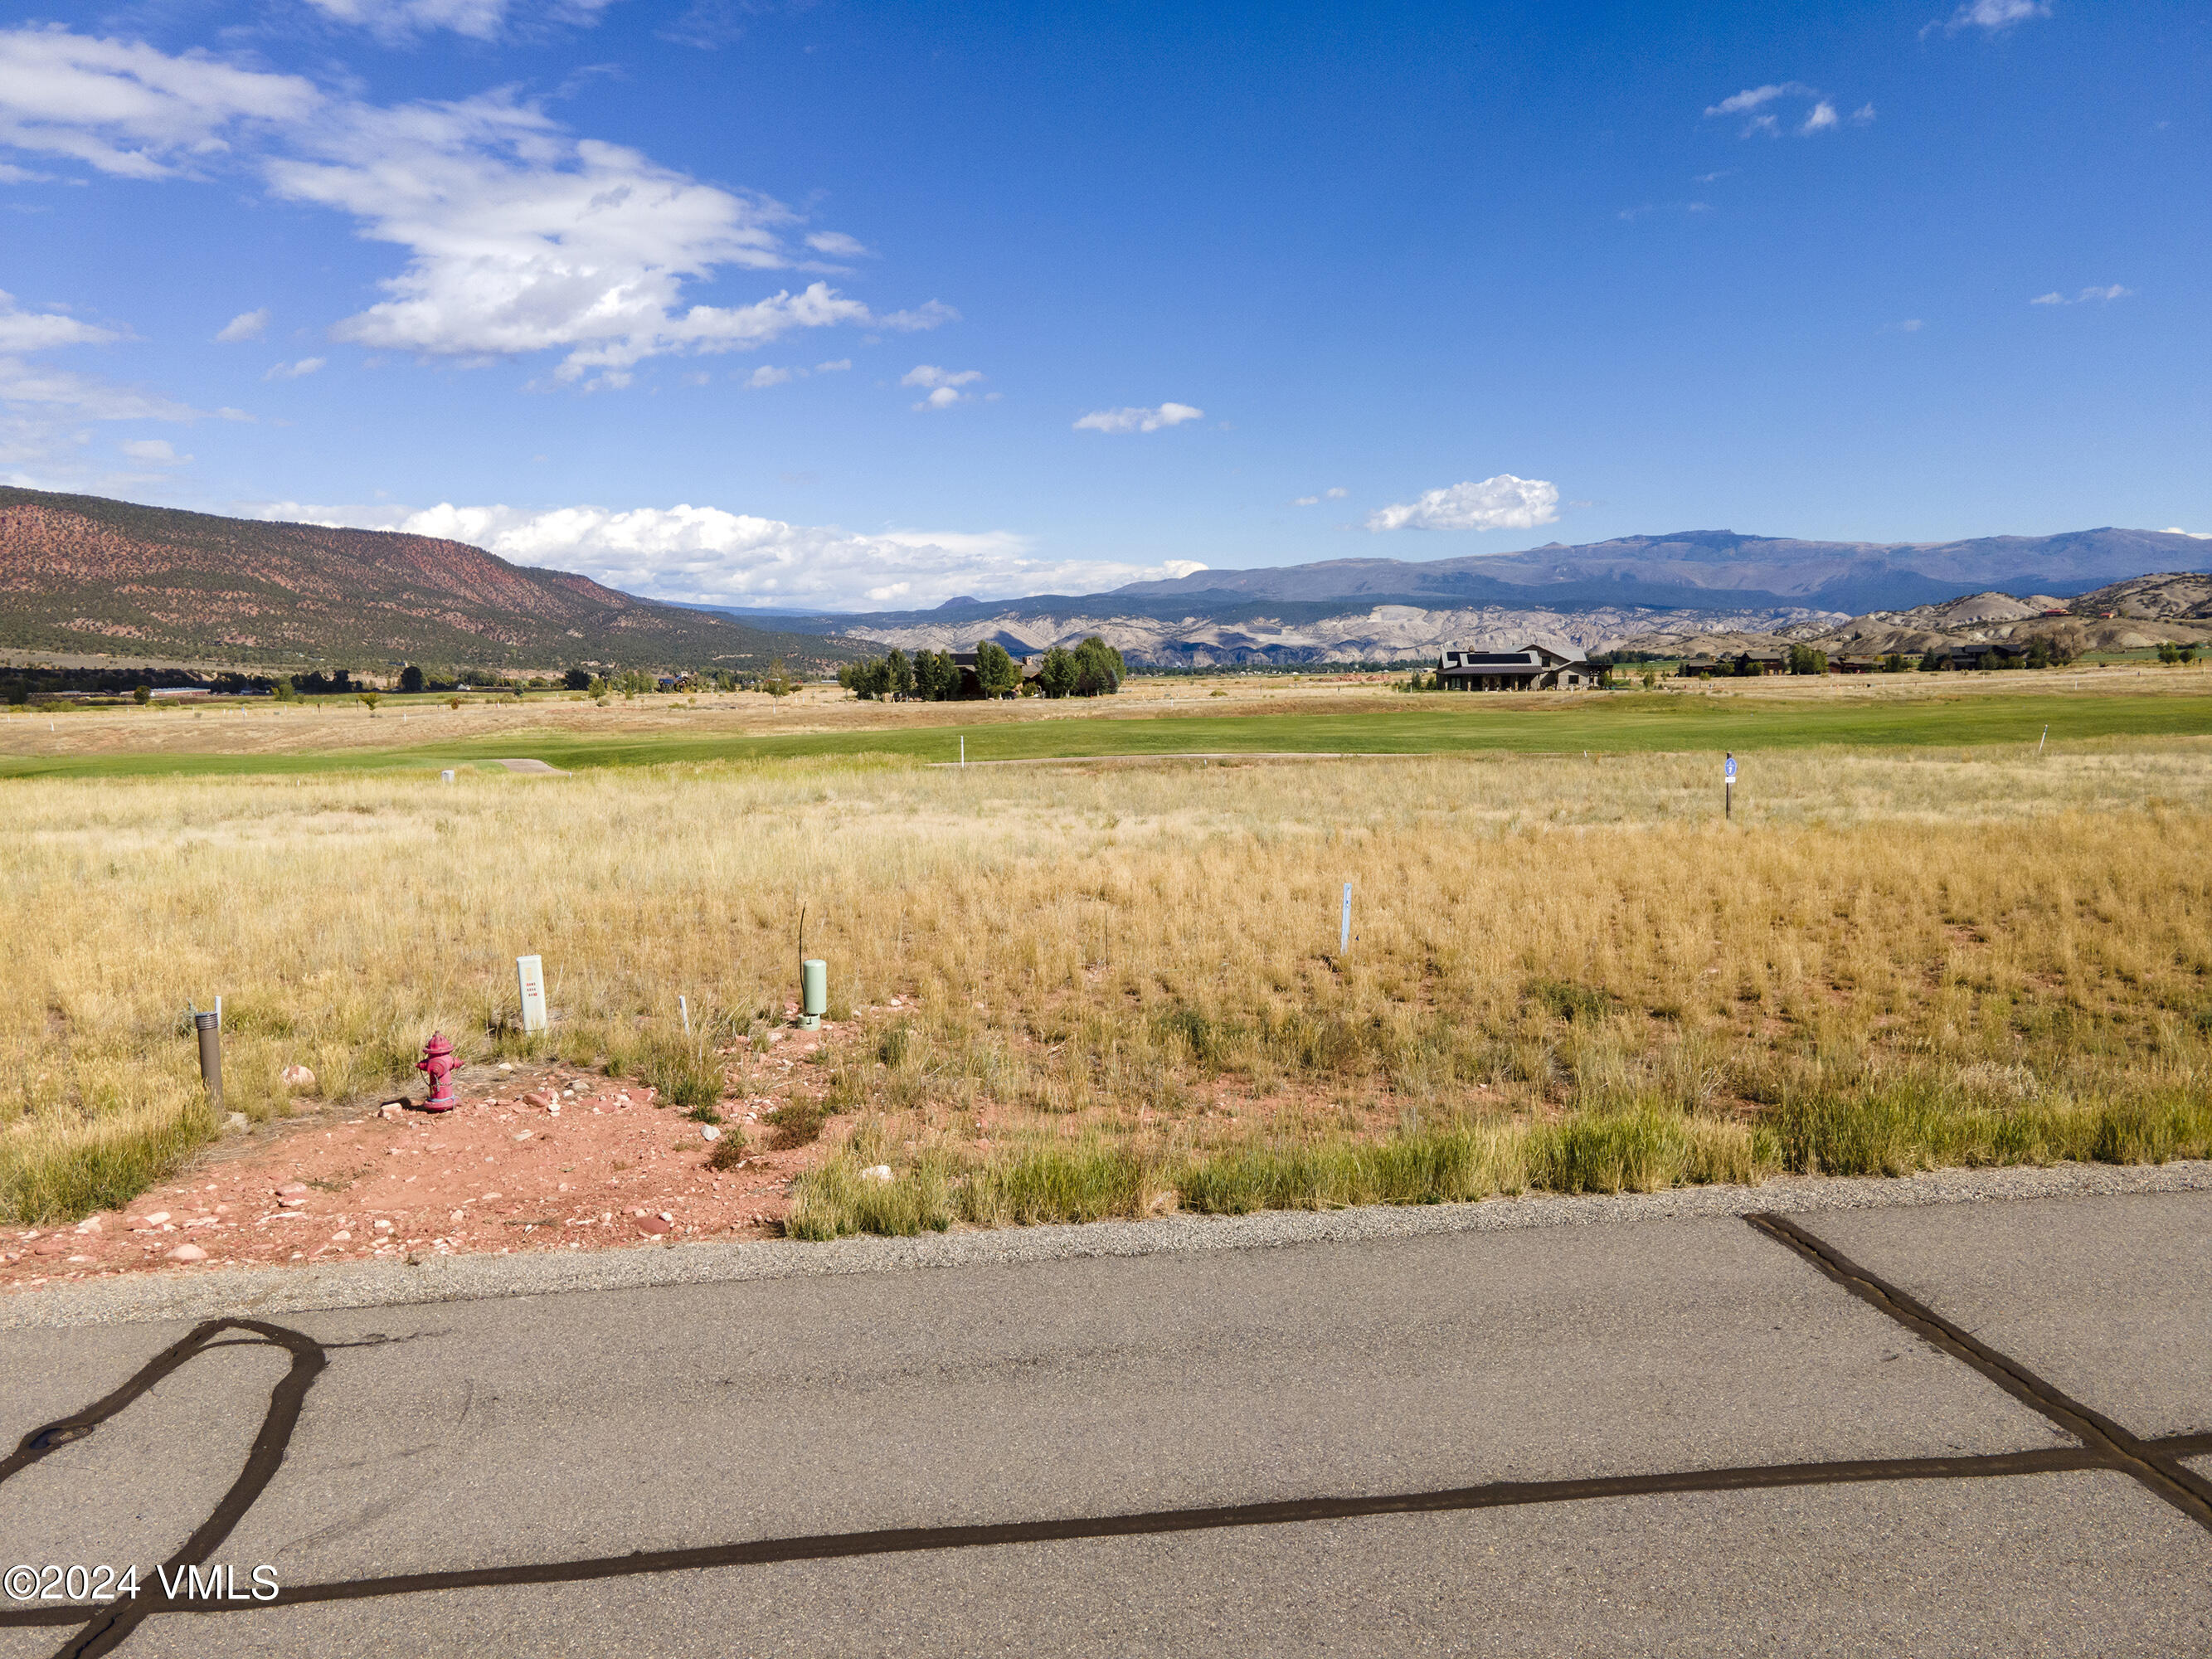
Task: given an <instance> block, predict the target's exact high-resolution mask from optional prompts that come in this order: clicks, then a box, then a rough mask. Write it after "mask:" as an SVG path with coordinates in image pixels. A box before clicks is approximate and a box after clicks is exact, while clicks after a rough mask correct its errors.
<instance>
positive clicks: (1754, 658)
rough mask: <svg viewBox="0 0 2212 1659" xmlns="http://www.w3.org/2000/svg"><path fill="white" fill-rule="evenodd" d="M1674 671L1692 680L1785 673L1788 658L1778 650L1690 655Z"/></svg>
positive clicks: (1788, 667)
mask: <svg viewBox="0 0 2212 1659" xmlns="http://www.w3.org/2000/svg"><path fill="white" fill-rule="evenodd" d="M1789 671H1790V659H1789V658H1788V657H1787V656H1785V655H1784V653H1781V652H1779V651H1739V652H1737V653H1735V655H1734V656H1732V657H1692V658H1691V659H1688V660H1687V661H1686V662H1685V663H1684V664H1683V665H1681V667H1680V668H1679V669H1677V670H1675V672H1676V673H1678V674H1680V675H1681V676H1683V677H1684V678H1687V679H1693V680H1710V679H1713V678H1717V677H1720V678H1726V677H1730V676H1734V675H1737V674H1786V673H1788V672H1789Z"/></svg>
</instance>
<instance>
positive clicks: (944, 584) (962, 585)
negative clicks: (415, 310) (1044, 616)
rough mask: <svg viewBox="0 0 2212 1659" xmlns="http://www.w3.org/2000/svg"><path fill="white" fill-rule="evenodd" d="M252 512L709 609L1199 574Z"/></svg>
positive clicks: (942, 596)
mask: <svg viewBox="0 0 2212 1659" xmlns="http://www.w3.org/2000/svg"><path fill="white" fill-rule="evenodd" d="M258 513H259V515H260V516H261V517H263V518H264V519H271V520H295V521H304V522H307V523H311V524H343V525H353V526H360V527H362V528H365V529H373V530H401V531H405V532H409V533H410V534H413V535H418V536H438V537H443V538H448V539H451V540H454V541H463V542H469V543H472V544H475V545H477V546H478V547H483V548H488V549H489V550H491V551H492V552H494V553H496V554H498V555H499V556H501V558H504V559H510V560H513V562H516V563H518V564H528V565H542V566H549V567H550V568H554V569H556V570H568V571H574V572H577V573H578V574H582V575H586V576H589V577H591V578H592V580H595V581H602V582H605V583H606V584H607V585H608V586H611V587H618V588H621V589H623V591H624V592H631V593H641V594H644V595H646V596H647V597H650V598H655V599H683V600H688V601H690V602H692V603H695V604H708V605H775V606H779V607H788V606H802V605H818V606H822V607H823V608H825V609H826V608H850V607H854V606H866V607H869V608H872V609H909V608H914V609H918V608H921V607H922V606H926V605H937V604H940V603H942V602H943V601H944V600H946V599H951V598H954V597H955V596H957V595H959V594H963V593H985V594H1001V593H1008V594H1018V593H1043V592H1078V593H1080V592H1097V591H1098V590H1100V589H1102V588H1107V587H1113V586H1119V585H1120V584H1121V583H1123V582H1133V581H1159V580H1169V579H1171V578H1175V577H1179V576H1187V575H1188V574H1191V573H1192V572H1194V571H1196V570H1202V569H1204V568H1205V566H1203V565H1201V564H1198V563H1194V562H1192V561H1189V560H1185V559H1175V560H1167V561H1164V562H1161V563H1158V564H1154V565H1137V564H1124V563H1118V562H1089V561H1082V560H1054V559H1046V558H1040V557H1038V556H1036V550H1035V547H1034V544H1033V543H1032V542H1031V540H1030V538H1028V537H1026V536H1023V535H1019V534H1018V533H1015V532H1010V531H982V532H973V531H927V530H890V531H882V532H877V533H875V534H872V535H871V534H864V533H857V532H851V531H847V530H842V529H839V528H836V527H835V526H816V525H795V524H790V523H787V522H785V521H784V520H780V519H766V518H759V517H756V516H754V515H752V514H750V513H730V512H726V511H724V510H723V509H721V508H720V507H691V506H679V507H640V508H636V509H635V510H632V511H629V512H615V511H611V510H609V509H607V508H605V507H558V508H554V509H551V510H550V511H532V510H530V509H526V508H522V507H456V506H453V505H451V504H450V503H448V504H441V505H440V506H438V507H429V508H426V509H424V510H422V511H421V512H416V511H412V510H410V509H409V508H406V507H315V506H307V505H303V504H301V503H299V502H295V501H283V502H270V503H268V504H266V505H264V506H263V507H260V508H259V509H258Z"/></svg>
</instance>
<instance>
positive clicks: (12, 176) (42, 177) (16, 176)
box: [0, 161, 54, 185]
mask: <svg viewBox="0 0 2212 1659" xmlns="http://www.w3.org/2000/svg"><path fill="white" fill-rule="evenodd" d="M53 176H54V175H53V174H52V173H33V172H32V171H31V170H30V168H28V167H17V166H15V164H14V163H13V162H11V161H0V185H43V184H46V183H48V182H49V181H51V180H52V178H53Z"/></svg>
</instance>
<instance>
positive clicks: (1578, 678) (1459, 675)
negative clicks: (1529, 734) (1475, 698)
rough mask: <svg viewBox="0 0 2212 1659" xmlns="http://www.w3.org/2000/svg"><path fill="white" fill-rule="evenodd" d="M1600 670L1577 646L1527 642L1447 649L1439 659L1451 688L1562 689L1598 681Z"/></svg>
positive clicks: (1441, 675)
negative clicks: (1513, 646)
mask: <svg viewBox="0 0 2212 1659" xmlns="http://www.w3.org/2000/svg"><path fill="white" fill-rule="evenodd" d="M1597 678H1598V676H1597V671H1595V669H1593V668H1592V667H1591V666H1590V665H1589V660H1588V659H1586V658H1585V657H1584V656H1583V653H1582V652H1580V651H1579V650H1577V648H1576V647H1573V646H1569V647H1567V648H1566V649H1565V650H1564V651H1559V650H1555V649H1553V647H1550V646H1548V645H1525V646H1523V647H1521V649H1520V650H1518V651H1466V650H1459V649H1453V650H1449V651H1446V652H1445V653H1443V655H1442V656H1440V657H1438V658H1437V684H1439V685H1441V686H1442V687H1443V689H1444V690H1447V691H1559V690H1575V689H1577V687H1581V686H1585V685H1595V684H1597Z"/></svg>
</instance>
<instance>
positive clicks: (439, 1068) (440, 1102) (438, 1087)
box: [415, 1031, 461, 1112]
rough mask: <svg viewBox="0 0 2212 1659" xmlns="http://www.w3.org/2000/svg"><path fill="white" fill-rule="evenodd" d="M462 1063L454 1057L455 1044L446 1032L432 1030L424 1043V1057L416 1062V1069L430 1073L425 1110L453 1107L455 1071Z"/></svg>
mask: <svg viewBox="0 0 2212 1659" xmlns="http://www.w3.org/2000/svg"><path fill="white" fill-rule="evenodd" d="M460 1063H461V1062H460V1061H459V1060H455V1059H454V1058H453V1044H452V1043H450V1042H447V1041H446V1038H445V1034H444V1033H443V1032H441V1031H433V1032H431V1033H430V1040H429V1041H428V1042H426V1043H424V1044H423V1045H422V1059H420V1060H416V1062H415V1069H416V1071H418V1072H428V1073H429V1074H430V1097H429V1099H428V1100H426V1101H424V1102H423V1103H422V1109H423V1110H424V1111H426V1112H450V1111H452V1110H453V1106H454V1104H455V1102H454V1100H453V1072H454V1070H455V1068H456V1067H458V1066H459V1065H460Z"/></svg>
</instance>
